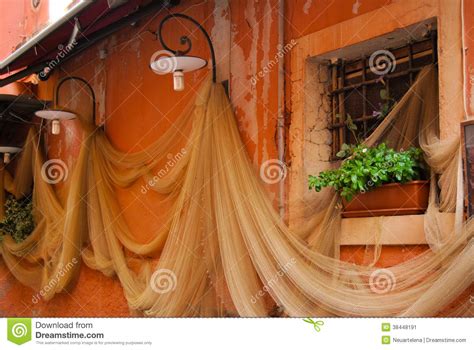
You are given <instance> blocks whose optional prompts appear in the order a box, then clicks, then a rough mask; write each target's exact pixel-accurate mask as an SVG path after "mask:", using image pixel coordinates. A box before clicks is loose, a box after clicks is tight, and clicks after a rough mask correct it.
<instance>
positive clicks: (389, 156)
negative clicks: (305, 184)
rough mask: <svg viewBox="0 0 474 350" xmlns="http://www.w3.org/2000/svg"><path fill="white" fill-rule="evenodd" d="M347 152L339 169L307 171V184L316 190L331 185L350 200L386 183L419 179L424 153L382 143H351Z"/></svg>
mask: <svg viewBox="0 0 474 350" xmlns="http://www.w3.org/2000/svg"><path fill="white" fill-rule="evenodd" d="M350 153H351V155H350V156H349V158H347V159H345V160H344V161H343V162H342V164H341V166H340V167H339V168H338V169H334V170H327V171H323V172H320V173H319V175H318V176H314V175H310V176H309V188H310V189H313V188H314V189H315V190H316V191H317V192H319V191H321V189H323V188H324V187H334V189H335V190H336V191H337V192H339V193H340V195H341V196H342V197H343V198H345V199H346V200H348V201H349V200H351V199H352V197H353V196H354V195H356V194H358V193H360V192H365V191H369V190H370V189H372V188H375V187H378V186H381V185H383V184H386V183H393V182H398V183H405V182H408V181H413V180H418V179H420V178H421V177H422V175H423V169H424V163H423V156H422V151H421V150H420V149H419V148H415V147H412V148H410V149H409V150H407V151H400V152H397V151H395V150H393V149H391V148H389V147H387V145H386V144H385V143H382V144H380V145H378V146H376V147H366V146H364V145H358V146H350Z"/></svg>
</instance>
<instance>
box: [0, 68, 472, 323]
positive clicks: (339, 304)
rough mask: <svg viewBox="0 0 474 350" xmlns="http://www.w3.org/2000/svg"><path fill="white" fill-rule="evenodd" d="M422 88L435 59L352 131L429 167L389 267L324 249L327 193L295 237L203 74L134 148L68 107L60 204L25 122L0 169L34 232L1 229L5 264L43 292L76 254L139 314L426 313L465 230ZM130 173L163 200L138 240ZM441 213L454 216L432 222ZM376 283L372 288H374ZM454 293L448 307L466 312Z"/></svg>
mask: <svg viewBox="0 0 474 350" xmlns="http://www.w3.org/2000/svg"><path fill="white" fill-rule="evenodd" d="M436 86H437V83H436V68H435V67H427V68H425V69H423V70H422V71H421V72H420V73H419V75H418V78H417V80H416V81H415V83H414V84H413V85H412V87H411V88H410V89H409V91H408V92H407V93H406V95H405V96H404V97H403V98H402V99H401V101H399V102H398V103H397V104H396V106H395V107H394V108H393V110H392V111H391V113H390V114H389V115H388V116H387V117H386V118H385V120H384V121H383V122H382V124H381V125H380V126H379V127H378V128H377V129H376V130H375V132H374V133H373V134H372V135H371V137H370V138H369V139H367V140H366V143H367V145H373V144H376V143H377V142H381V141H384V142H387V143H389V144H390V145H391V146H393V147H395V148H406V147H409V146H411V145H414V146H420V147H421V148H422V149H423V150H424V154H425V158H426V162H427V163H428V164H429V166H430V168H431V173H432V174H431V180H432V181H431V195H430V202H429V209H428V211H427V213H426V215H425V231H426V237H427V241H428V242H429V244H430V249H428V250H427V251H426V252H424V253H422V254H420V255H418V256H417V257H415V258H413V259H410V260H408V261H406V262H403V263H401V264H398V265H396V266H393V267H390V268H386V269H378V268H376V267H374V266H358V265H354V264H350V263H346V262H343V261H340V260H339V259H338V254H337V251H338V245H339V242H338V240H339V236H340V234H339V233H340V210H339V209H338V206H337V202H338V198H337V196H332V197H331V198H330V199H329V200H328V202H327V203H326V205H325V207H326V208H327V209H326V210H324V211H322V212H319V213H315V217H316V218H317V219H318V222H317V223H318V225H317V226H316V227H315V228H314V229H313V230H312V232H311V234H310V235H309V236H307V237H305V239H302V238H301V237H302V235H301V233H298V232H293V231H291V230H290V229H289V228H288V227H287V226H286V225H285V223H284V222H283V221H282V219H281V218H280V217H279V215H278V214H277V213H276V211H275V209H274V208H273V206H272V203H271V200H270V199H269V198H268V195H267V193H266V192H265V189H264V188H263V186H262V184H261V182H260V178H259V177H258V176H257V175H256V174H255V170H254V168H253V166H252V164H251V162H250V161H249V157H248V155H247V153H246V150H245V147H244V145H243V143H242V141H241V138H240V135H239V131H238V128H237V125H236V121H235V117H234V113H233V110H232V107H231V105H230V102H229V100H228V97H227V96H226V94H225V91H224V88H223V87H222V86H221V85H220V84H213V83H212V82H211V81H210V80H206V81H205V82H204V83H203V84H202V86H201V88H200V90H199V92H198V93H197V96H196V100H195V102H194V103H193V104H192V105H190V106H189V108H187V109H186V111H185V113H183V115H182V116H181V117H180V118H178V119H177V120H176V121H175V128H171V129H169V130H168V131H167V132H165V133H164V134H163V135H162V137H160V138H159V139H158V140H156V141H155V142H154V143H153V144H152V145H150V146H149V147H148V148H146V149H145V150H143V151H140V152H136V153H125V152H121V151H118V150H117V149H116V148H115V147H114V146H113V145H112V144H111V143H110V141H109V140H108V139H107V137H106V135H105V133H104V131H103V130H102V129H100V128H96V127H95V125H94V124H93V122H92V121H91V120H90V118H88V117H89V116H86V115H84V116H80V120H81V124H82V126H83V129H84V140H83V143H82V148H81V152H80V154H79V157H78V160H77V162H76V164H75V168H74V171H73V172H72V178H71V182H70V186H69V189H68V195H67V201H66V203H65V204H64V205H62V204H61V202H60V201H59V200H58V198H57V196H56V194H55V191H54V190H53V188H52V186H51V184H50V183H48V181H44V174H42V169H43V167H42V166H43V164H44V159H43V156H42V155H41V152H40V149H41V148H40V147H38V135H37V134H36V132H35V131H34V130H33V129H32V130H31V131H30V133H29V135H28V139H27V142H26V143H25V148H24V150H23V152H22V155H21V159H20V160H19V164H18V166H17V171H16V174H15V176H14V177H12V176H10V175H9V174H8V173H7V172H5V171H4V173H3V176H1V178H2V179H3V180H4V187H5V188H6V190H7V191H8V192H10V193H13V194H14V195H15V196H17V197H21V196H23V195H25V194H27V193H28V192H29V191H30V189H31V188H32V191H33V204H34V217H35V222H36V229H35V230H34V232H33V233H32V234H31V236H29V237H28V238H27V239H26V240H25V241H23V242H21V243H15V242H14V241H13V240H12V239H11V238H10V237H8V236H5V237H4V239H3V242H2V243H1V245H0V252H1V254H2V256H3V259H4V261H5V264H6V265H7V266H8V268H9V270H10V271H11V273H12V274H13V275H14V276H15V277H16V278H17V279H18V280H19V281H20V282H22V283H23V284H26V285H28V286H31V287H32V288H34V289H35V290H37V291H41V295H42V297H43V298H44V299H46V300H49V299H51V298H53V297H54V295H55V294H56V293H60V292H61V291H63V290H64V289H66V288H71V286H72V285H73V284H72V282H73V280H74V278H75V276H76V275H77V272H78V269H79V268H80V263H79V261H83V262H84V263H85V264H87V265H88V266H89V267H91V268H93V269H96V270H99V271H102V272H103V273H104V274H105V275H107V276H116V278H118V280H119V281H120V283H121V285H122V287H123V290H124V293H125V296H126V298H127V301H128V303H129V306H130V308H131V309H133V310H135V311H136V312H138V313H142V314H144V315H148V316H226V315H240V316H267V315H270V314H275V313H276V314H279V315H289V316H307V315H315V314H317V315H337V316H431V315H437V314H439V313H440V312H441V311H442V310H443V309H444V308H445V307H446V306H447V305H448V304H449V303H450V302H452V301H453V300H455V299H456V298H459V296H460V295H461V294H462V293H463V292H464V291H466V290H467V289H468V288H469V287H470V286H471V284H472V273H473V247H472V236H473V231H474V228H473V224H472V223H471V221H467V222H464V223H463V222H462V194H461V195H460V194H459V192H460V191H457V189H458V188H462V183H461V186H460V176H459V174H460V161H461V159H460V157H459V140H458V139H453V140H440V138H439V130H438V125H439V123H438V112H437V109H438V93H437V91H436ZM176 130H180V132H179V133H178V132H177V131H176ZM182 135H186V137H183V136H182ZM177 153H179V154H180V155H181V156H180V157H179V159H178V160H176V161H174V162H173V164H172V166H171V167H169V169H168V168H167V169H168V171H167V172H166V174H162V175H163V176H156V174H157V169H162V168H163V166H165V165H166V163H167V162H169V156H168V155H170V154H177ZM2 171H3V170H2ZM461 178H462V177H461ZM137 181H144V183H145V184H146V186H147V189H149V190H150V191H156V192H157V193H159V194H160V195H162V196H163V198H165V199H164V200H165V201H166V204H167V205H166V208H167V209H166V213H165V215H164V216H165V217H166V220H165V223H164V225H163V227H162V229H161V230H159V231H158V232H156V233H155V234H154V236H153V238H152V239H151V240H149V241H147V242H146V243H143V242H140V241H138V240H137V238H136V237H135V236H134V235H133V234H132V232H131V230H130V229H129V226H128V224H127V222H126V221H125V219H124V216H123V215H122V212H123V209H122V208H121V206H120V205H119V202H118V200H117V195H116V191H117V189H119V188H125V189H126V188H129V187H130V186H132V185H133V184H134V183H136V182H137ZM33 183H34V185H33ZM459 198H461V204H459V203H460V202H459V201H460V199H459ZM453 213H454V214H453ZM442 215H457V218H458V220H456V224H455V225H454V226H453V227H450V228H449V229H446V226H445V225H444V226H443V225H441V224H440V216H442ZM384 282H385V283H386V284H387V283H388V287H387V288H384V290H383V293H381V292H380V289H377V288H374V284H377V283H384ZM468 303H469V301H461V302H460V304H459V306H458V307H457V312H458V313H460V314H466V313H469V308H468ZM275 310H277V311H275Z"/></svg>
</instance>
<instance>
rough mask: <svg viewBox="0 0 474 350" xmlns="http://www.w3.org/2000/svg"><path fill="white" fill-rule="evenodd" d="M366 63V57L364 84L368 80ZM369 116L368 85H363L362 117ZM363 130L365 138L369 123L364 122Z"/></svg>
mask: <svg viewBox="0 0 474 350" xmlns="http://www.w3.org/2000/svg"><path fill="white" fill-rule="evenodd" d="M366 63H367V58H366V57H364V58H363V59H362V66H363V69H362V82H363V83H364V82H365V81H366V80H367V74H366V70H365V67H366ZM366 114H367V85H362V115H366ZM362 125H363V130H364V138H366V137H367V121H365V120H364V122H363V124H362Z"/></svg>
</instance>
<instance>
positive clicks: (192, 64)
mask: <svg viewBox="0 0 474 350" xmlns="http://www.w3.org/2000/svg"><path fill="white" fill-rule="evenodd" d="M206 65H207V61H206V60H205V59H203V58H201V57H196V56H166V57H165V56H162V57H160V58H158V59H157V60H155V61H153V62H151V63H150V68H151V69H152V70H153V71H154V72H155V73H157V74H167V73H173V72H175V71H181V72H192V71H194V70H198V69H201V68H204V67H205V66H206Z"/></svg>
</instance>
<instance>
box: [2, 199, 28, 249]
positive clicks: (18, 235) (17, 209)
mask: <svg viewBox="0 0 474 350" xmlns="http://www.w3.org/2000/svg"><path fill="white" fill-rule="evenodd" d="M32 210H33V203H32V200H31V197H25V198H22V199H19V200H17V199H15V197H14V196H12V195H8V197H7V200H6V201H5V217H4V218H3V220H1V221H0V232H1V234H2V236H3V235H10V236H11V237H12V238H13V239H14V240H15V242H21V241H23V240H24V239H25V238H26V237H28V236H29V235H30V233H31V232H33V230H34V228H35V223H34V219H33V213H32Z"/></svg>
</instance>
